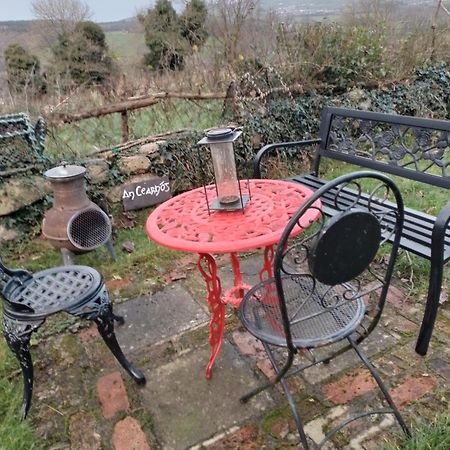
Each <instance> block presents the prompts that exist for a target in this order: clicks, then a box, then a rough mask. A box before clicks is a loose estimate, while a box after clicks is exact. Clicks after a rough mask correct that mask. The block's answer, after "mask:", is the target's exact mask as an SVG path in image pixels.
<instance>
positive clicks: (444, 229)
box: [254, 107, 450, 355]
mask: <svg viewBox="0 0 450 450" xmlns="http://www.w3.org/2000/svg"><path fill="white" fill-rule="evenodd" d="M312 145H315V146H316V150H315V153H314V159H313V164H312V170H311V172H310V173H307V174H302V175H296V176H293V177H291V178H290V179H292V180H293V181H296V182H299V183H302V184H303V185H306V186H308V187H310V188H311V189H313V190H317V189H318V188H320V187H321V186H323V185H324V184H325V183H326V181H325V180H324V179H323V178H321V162H322V161H323V160H324V159H333V160H337V161H342V162H345V163H349V164H352V165H355V166H358V167H363V168H368V169H373V170H375V171H379V172H385V173H388V174H392V175H395V176H398V177H402V178H407V179H410V180H414V181H418V182H421V183H423V184H424V185H429V186H435V187H438V188H444V189H447V190H448V189H450V121H445V120H435V119H423V118H417V117H411V116H401V115H395V114H384V113H376V112H369V111H359V110H352V109H344V108H335V107H327V108H325V109H324V111H323V113H322V118H321V123H320V130H319V138H318V139H310V140H304V141H295V142H283V143H275V144H269V145H266V146H264V147H263V148H262V149H261V150H260V151H259V152H258V153H257V155H256V156H255V159H254V178H261V166H262V165H263V159H264V158H265V157H266V156H267V155H268V154H269V153H270V152H273V151H276V150H282V151H285V150H286V149H287V150H289V151H296V150H299V149H302V147H303V148H304V147H307V146H309V147H310V146H312ZM322 172H323V167H322ZM345 194H346V195H344V196H341V197H340V198H341V199H342V198H343V199H345V201H347V202H348V203H351V202H354V201H358V202H359V203H360V204H361V206H366V205H367V202H368V197H367V196H360V195H358V194H357V192H356V191H353V190H351V189H347V190H346V193H345ZM379 195H380V196H382V193H381V192H380V193H379ZM426 195H427V194H426V190H425V196H426ZM334 198H335V196H334V195H329V196H328V200H327V198H324V199H322V201H323V206H324V208H325V212H326V213H327V214H329V215H333V214H335V213H336V211H337V210H338V208H337V207H336V205H335V204H334V203H333V199H334ZM356 199H357V200H356ZM392 208H395V206H394V205H392ZM386 220H387V221H389V220H390V216H389V215H387V216H386ZM449 221H450V202H448V203H447V204H446V205H445V206H444V207H443V208H442V210H441V211H440V212H439V213H438V214H437V216H436V217H435V216H433V215H430V214H427V213H425V212H422V211H418V210H415V209H412V208H406V209H405V223H404V227H403V232H402V237H401V241H400V247H401V248H403V249H405V250H408V251H410V252H412V253H414V254H416V255H418V256H420V257H422V258H425V259H427V260H429V261H430V275H429V285H428V294H427V301H426V306H425V312H424V316H423V319H422V324H421V328H420V331H419V336H418V339H417V343H416V352H417V353H419V354H421V355H425V354H426V353H427V351H428V346H429V342H430V339H431V335H432V332H433V327H434V322H435V319H436V315H437V310H438V307H439V299H440V293H441V285H442V280H443V268H444V265H445V263H446V262H448V261H449V260H450V226H449Z"/></svg>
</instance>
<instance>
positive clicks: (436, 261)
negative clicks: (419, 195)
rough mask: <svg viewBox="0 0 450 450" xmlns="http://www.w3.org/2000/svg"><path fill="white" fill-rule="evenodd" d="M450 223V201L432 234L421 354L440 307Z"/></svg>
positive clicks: (427, 344)
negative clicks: (446, 239)
mask: <svg viewBox="0 0 450 450" xmlns="http://www.w3.org/2000/svg"><path fill="white" fill-rule="evenodd" d="M449 223H450V202H448V203H447V204H446V205H445V206H444V207H443V208H442V209H441V212H440V213H439V214H438V216H437V217H436V221H435V222H434V227H433V232H432V235H431V260H430V265H431V269H430V281H429V285H428V296H427V303H426V305H425V312H424V315H423V319H422V325H421V327H420V331H419V337H418V338H417V344H416V352H417V353H418V354H419V355H422V356H423V355H426V353H427V351H428V346H429V343H430V339H431V334H432V333H433V328H434V322H435V321H436V316H437V311H438V308H439V294H440V292H441V285H442V277H443V266H444V260H443V258H444V245H445V230H446V229H447V226H448V224H449Z"/></svg>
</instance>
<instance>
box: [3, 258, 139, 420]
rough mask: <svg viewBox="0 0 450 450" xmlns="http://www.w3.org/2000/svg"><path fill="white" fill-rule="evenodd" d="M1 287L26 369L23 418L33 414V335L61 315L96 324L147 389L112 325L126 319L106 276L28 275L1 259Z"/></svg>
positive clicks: (6, 323) (11, 337)
mask: <svg viewBox="0 0 450 450" xmlns="http://www.w3.org/2000/svg"><path fill="white" fill-rule="evenodd" d="M0 282H2V283H3V286H2V289H1V294H2V297H3V327H4V328H3V334H4V336H5V338H6V342H7V343H8V346H9V348H10V349H11V350H12V352H13V353H14V355H15V356H16V357H17V359H18V360H19V363H20V367H21V369H22V375H23V387H24V389H23V400H22V418H23V419H24V418H25V417H26V416H27V414H28V411H29V409H30V406H31V397H32V393H33V363H32V360H31V354H30V349H29V343H30V338H31V334H32V333H33V332H34V331H36V330H37V329H38V328H39V327H40V326H41V325H42V324H43V323H44V321H45V319H46V318H47V317H48V316H50V315H52V314H55V313H58V312H62V311H64V312H67V313H69V314H72V315H75V316H78V317H80V318H83V319H88V320H93V321H94V322H95V323H96V324H97V328H98V331H99V333H100V335H101V336H102V338H103V340H104V341H105V343H106V345H107V346H108V348H109V349H110V350H111V352H112V353H113V355H114V356H115V357H116V359H117V361H118V362H119V363H120V364H121V365H122V367H123V368H124V369H125V370H126V371H127V372H128V373H129V374H130V375H131V377H132V378H133V379H134V380H135V381H136V383H138V384H145V381H146V380H145V376H144V374H143V373H142V372H141V371H140V370H139V369H137V368H135V367H134V366H133V365H132V364H130V362H129V361H128V360H127V359H126V357H125V356H124V354H123V352H122V350H121V348H120V346H119V344H118V342H117V339H116V336H115V334H114V320H116V321H117V322H119V323H123V322H124V320H123V318H122V317H120V316H116V315H115V314H114V313H113V310H112V305H111V303H110V301H109V298H108V292H107V290H106V287H105V284H104V283H103V279H102V276H101V275H100V273H99V272H97V271H96V270H95V269H93V268H91V267H87V266H61V267H54V268H51V269H47V270H43V271H40V272H36V273H30V272H28V271H26V270H20V269H19V270H13V269H9V268H7V267H5V266H4V265H3V262H2V261H1V259H0ZM0 286H1V284H0Z"/></svg>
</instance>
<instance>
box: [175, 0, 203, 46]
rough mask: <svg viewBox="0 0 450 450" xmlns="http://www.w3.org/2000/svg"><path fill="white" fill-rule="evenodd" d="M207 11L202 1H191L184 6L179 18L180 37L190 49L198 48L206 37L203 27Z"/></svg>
mask: <svg viewBox="0 0 450 450" xmlns="http://www.w3.org/2000/svg"><path fill="white" fill-rule="evenodd" d="M207 15H208V10H207V8H206V5H205V2H204V1H202V0H191V1H190V2H188V3H187V4H186V7H185V9H184V11H183V13H182V14H181V16H180V27H181V35H182V36H183V37H184V38H185V39H186V40H187V41H188V42H189V44H190V45H191V47H193V46H194V45H195V46H197V47H198V46H200V45H202V44H203V43H204V42H205V41H206V38H207V37H208V32H207V30H206V27H205V22H206V16H207Z"/></svg>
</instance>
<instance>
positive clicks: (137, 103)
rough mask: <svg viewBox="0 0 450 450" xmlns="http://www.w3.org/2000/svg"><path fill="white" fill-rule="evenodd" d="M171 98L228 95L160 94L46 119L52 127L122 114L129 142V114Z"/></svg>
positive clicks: (219, 95) (124, 140)
mask: <svg viewBox="0 0 450 450" xmlns="http://www.w3.org/2000/svg"><path fill="white" fill-rule="evenodd" d="M169 98H179V99H185V100H222V99H225V98H227V95H226V94H223V93H207V94H196V93H174V92H159V93H156V94H152V95H146V96H142V97H135V98H129V99H127V100H124V101H121V102H118V103H112V104H109V105H105V106H101V107H99V108H96V109H91V110H89V111H82V112H79V113H73V114H66V113H52V114H50V115H49V116H47V117H46V120H47V122H48V123H49V124H50V125H54V126H58V125H60V124H62V123H73V122H78V121H80V120H84V119H92V118H96V117H101V116H106V115H108V114H114V113H120V115H121V135H122V142H127V141H128V139H129V127H128V112H129V111H133V110H135V109H139V108H146V107H148V106H152V105H155V104H157V103H159V102H161V101H163V100H165V99H169Z"/></svg>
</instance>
